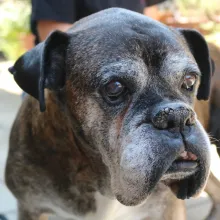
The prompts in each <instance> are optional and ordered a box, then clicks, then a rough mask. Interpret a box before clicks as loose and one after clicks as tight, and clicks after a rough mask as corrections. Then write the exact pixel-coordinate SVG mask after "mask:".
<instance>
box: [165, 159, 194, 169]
mask: <svg viewBox="0 0 220 220" xmlns="http://www.w3.org/2000/svg"><path fill="white" fill-rule="evenodd" d="M197 166H198V163H197V162H196V161H174V162H173V164H172V166H171V167H170V168H169V170H168V171H171V172H178V171H192V170H195V169H196V168H197Z"/></svg>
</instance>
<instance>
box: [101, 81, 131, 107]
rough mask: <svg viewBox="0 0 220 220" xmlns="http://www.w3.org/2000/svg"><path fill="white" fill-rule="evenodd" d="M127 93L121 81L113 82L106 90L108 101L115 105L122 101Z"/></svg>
mask: <svg viewBox="0 0 220 220" xmlns="http://www.w3.org/2000/svg"><path fill="white" fill-rule="evenodd" d="M126 91H127V90H126V87H125V86H124V85H123V84H122V83H120V82H119V81H111V82H110V83H108V84H107V85H106V86H105V88H104V93H105V96H106V97H107V98H108V101H111V102H113V103H116V102H118V101H122V98H123V97H124V95H125V94H126Z"/></svg>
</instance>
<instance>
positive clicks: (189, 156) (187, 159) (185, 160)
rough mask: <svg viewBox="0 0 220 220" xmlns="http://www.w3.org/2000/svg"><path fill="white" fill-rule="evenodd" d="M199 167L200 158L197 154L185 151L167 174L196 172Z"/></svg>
mask: <svg viewBox="0 0 220 220" xmlns="http://www.w3.org/2000/svg"><path fill="white" fill-rule="evenodd" d="M197 167H198V158H197V156H196V155H195V154H193V153H191V152H189V151H184V152H182V153H181V154H180V156H179V157H178V158H177V159H176V160H175V161H174V162H173V163H172V165H171V167H170V168H169V169H168V170H167V172H166V173H170V174H171V173H176V172H190V171H195V170H196V169H197Z"/></svg>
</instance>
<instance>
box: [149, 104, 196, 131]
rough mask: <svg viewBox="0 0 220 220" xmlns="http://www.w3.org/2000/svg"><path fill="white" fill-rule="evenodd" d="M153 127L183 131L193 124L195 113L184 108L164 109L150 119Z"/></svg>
mask: <svg viewBox="0 0 220 220" xmlns="http://www.w3.org/2000/svg"><path fill="white" fill-rule="evenodd" d="M152 123H153V125H154V126H155V127H156V128H158V129H173V128H180V129H184V127H185V126H192V125H193V124H195V113H194V112H193V111H192V110H191V109H189V108H186V107H183V106H178V107H177V108H169V107H165V108H163V109H161V110H160V111H158V112H157V114H156V115H154V116H153V118H152Z"/></svg>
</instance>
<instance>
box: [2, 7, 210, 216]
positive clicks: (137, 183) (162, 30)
mask: <svg viewBox="0 0 220 220" xmlns="http://www.w3.org/2000/svg"><path fill="white" fill-rule="evenodd" d="M9 70H10V72H11V73H12V74H13V75H14V79H15V81H16V82H17V84H18V85H19V86H20V87H21V88H22V89H23V90H24V91H25V92H27V93H28V94H29V96H28V97H27V98H26V99H25V100H24V102H23V103H22V105H21V107H20V110H19V112H18V115H17V117H16V119H15V122H14V124H13V127H12V130H11V135H10V149H9V155H8V160H7V166H6V183H7V186H8V187H9V189H10V190H11V192H12V193H13V194H14V196H15V197H16V198H17V200H18V207H19V220H37V219H38V218H39V216H40V215H41V214H42V213H55V214H56V215H58V216H60V217H63V218H68V219H74V220H85V219H96V220H104V219H110V220H113V219H114V220H116V219H126V220H128V219H132V220H134V219H137V220H143V219H145V220H146V219H153V220H161V219H167V220H168V219H169V220H174V219H178V220H180V219H184V212H183V211H182V209H181V210H180V209H178V204H180V203H181V202H182V201H181V200H184V199H187V198H190V197H195V196H197V195H198V194H199V193H200V192H201V191H202V190H203V189H204V187H205V185H206V181H207V178H208V175H209V168H210V141H209V138H208V136H207V134H206V132H205V131H204V129H203V127H202V125H201V124H200V122H199V121H198V119H197V116H196V113H195V112H194V109H193V106H194V101H195V99H196V98H197V99H198V100H207V99H208V97H209V91H210V78H211V75H212V65H211V59H210V56H209V51H208V47H207V44H206V42H205V40H204V38H203V37H202V36H201V35H200V34H199V33H198V32H197V31H195V30H186V29H176V28H169V27H167V26H165V25H163V24H161V23H159V22H157V21H154V20H152V19H150V18H148V17H146V16H144V15H141V14H138V13H135V12H131V11H129V10H125V9H118V8H111V9H107V10H104V11H101V12H99V13H96V14H94V15H91V16H89V17H87V18H84V19H82V20H80V21H79V22H77V23H76V24H74V26H73V27H72V28H71V29H69V30H68V31H67V32H66V33H63V32H60V31H55V32H53V33H51V35H50V36H49V37H48V38H47V39H46V40H45V41H44V42H42V43H40V44H39V45H37V46H36V47H35V48H34V49H32V50H30V51H29V52H27V53H25V54H24V55H23V56H21V57H20V58H19V59H18V60H17V61H16V63H15V64H14V66H13V67H11V68H10V69H9ZM178 199H181V200H178ZM116 207H117V208H116ZM179 211H180V212H179ZM178 213H179V214H178Z"/></svg>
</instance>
